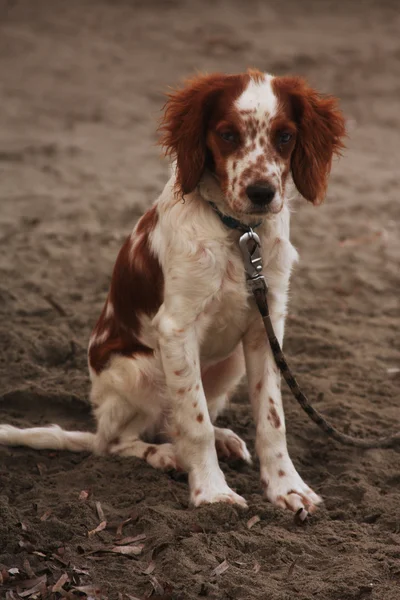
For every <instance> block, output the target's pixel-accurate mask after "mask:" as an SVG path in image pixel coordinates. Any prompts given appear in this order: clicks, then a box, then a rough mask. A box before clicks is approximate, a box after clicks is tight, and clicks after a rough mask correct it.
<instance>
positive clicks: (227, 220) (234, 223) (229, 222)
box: [208, 200, 262, 231]
mask: <svg viewBox="0 0 400 600" xmlns="http://www.w3.org/2000/svg"><path fill="white" fill-rule="evenodd" d="M208 204H209V205H210V206H211V207H212V208H213V210H215V212H216V213H217V215H218V216H219V218H220V219H221V221H222V222H223V224H224V225H226V226H227V227H229V229H241V230H242V231H248V229H249V227H250V225H245V224H244V223H242V222H241V221H238V220H237V219H235V218H234V217H229V216H228V215H224V214H223V213H222V212H221V211H220V210H219V208H218V206H217V205H216V204H214V202H211V201H210V200H209V201H208ZM261 224H262V221H258V223H255V224H254V225H251V229H256V228H257V227H259V226H260V225H261Z"/></svg>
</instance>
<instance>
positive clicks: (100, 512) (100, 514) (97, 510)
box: [95, 502, 106, 521]
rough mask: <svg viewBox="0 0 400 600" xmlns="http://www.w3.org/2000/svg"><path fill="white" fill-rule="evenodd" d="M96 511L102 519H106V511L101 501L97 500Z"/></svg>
mask: <svg viewBox="0 0 400 600" xmlns="http://www.w3.org/2000/svg"><path fill="white" fill-rule="evenodd" d="M95 504H96V512H97V516H98V517H99V519H100V521H105V520H106V518H105V516H104V511H103V509H102V507H101V502H96V503H95Z"/></svg>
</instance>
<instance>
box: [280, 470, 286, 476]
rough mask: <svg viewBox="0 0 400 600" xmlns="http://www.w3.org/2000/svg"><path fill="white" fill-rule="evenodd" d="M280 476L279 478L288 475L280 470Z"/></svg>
mask: <svg viewBox="0 0 400 600" xmlns="http://www.w3.org/2000/svg"><path fill="white" fill-rule="evenodd" d="M278 475H279V477H285V475H286V473H285V471H283V470H282V469H279V471H278Z"/></svg>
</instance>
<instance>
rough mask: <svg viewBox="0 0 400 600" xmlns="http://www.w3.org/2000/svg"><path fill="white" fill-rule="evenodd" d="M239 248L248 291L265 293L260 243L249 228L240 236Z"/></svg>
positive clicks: (266, 287) (265, 286)
mask: <svg viewBox="0 0 400 600" xmlns="http://www.w3.org/2000/svg"><path fill="white" fill-rule="evenodd" d="M239 247H240V251H241V253H242V256H243V262H244V269H245V271H246V280H247V286H248V288H249V290H250V291H252V292H254V290H257V289H263V290H265V292H267V290H268V286H267V282H266V281H265V277H264V275H263V274H262V267H263V265H262V256H261V242H260V238H259V237H258V235H257V234H256V233H254V231H253V230H252V229H251V227H249V230H248V231H246V232H245V233H244V234H243V235H242V236H240V238H239Z"/></svg>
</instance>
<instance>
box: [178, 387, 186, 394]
mask: <svg viewBox="0 0 400 600" xmlns="http://www.w3.org/2000/svg"><path fill="white" fill-rule="evenodd" d="M185 392H186V388H179V390H178V394H179V395H180V396H182V395H183V394H184V393H185Z"/></svg>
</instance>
